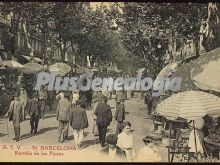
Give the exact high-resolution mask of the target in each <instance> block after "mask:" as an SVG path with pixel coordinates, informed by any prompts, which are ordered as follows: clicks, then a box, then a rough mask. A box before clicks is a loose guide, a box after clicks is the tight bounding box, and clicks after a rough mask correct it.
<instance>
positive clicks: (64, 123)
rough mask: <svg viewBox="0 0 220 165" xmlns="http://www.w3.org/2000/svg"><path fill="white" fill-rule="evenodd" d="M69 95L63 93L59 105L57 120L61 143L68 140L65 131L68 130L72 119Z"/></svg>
mask: <svg viewBox="0 0 220 165" xmlns="http://www.w3.org/2000/svg"><path fill="white" fill-rule="evenodd" d="M67 97H68V96H67V94H63V93H61V95H60V100H59V103H58V106H57V120H58V121H59V128H58V133H59V136H58V141H59V142H60V143H62V142H63V141H64V140H66V137H64V133H65V132H66V131H68V130H67V129H68V125H69V121H70V112H71V103H70V101H69V100H68V99H67Z"/></svg>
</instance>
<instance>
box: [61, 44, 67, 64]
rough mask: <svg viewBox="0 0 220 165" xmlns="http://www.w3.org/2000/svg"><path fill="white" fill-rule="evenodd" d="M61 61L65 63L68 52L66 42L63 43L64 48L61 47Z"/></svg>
mask: <svg viewBox="0 0 220 165" xmlns="http://www.w3.org/2000/svg"><path fill="white" fill-rule="evenodd" d="M61 48H62V49H61V59H62V62H64V61H65V52H66V41H64V42H63V46H61Z"/></svg>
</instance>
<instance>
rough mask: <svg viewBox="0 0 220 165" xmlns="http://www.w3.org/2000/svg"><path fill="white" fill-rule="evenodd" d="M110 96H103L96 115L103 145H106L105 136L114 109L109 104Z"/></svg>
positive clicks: (100, 140)
mask: <svg viewBox="0 0 220 165" xmlns="http://www.w3.org/2000/svg"><path fill="white" fill-rule="evenodd" d="M107 101H108V98H107V97H106V96H103V97H102V102H101V103H100V104H98V106H97V108H96V110H95V115H96V116H97V119H96V124H97V126H98V131H99V142H100V144H101V147H104V146H105V137H106V133H107V127H108V126H109V125H110V123H111V121H112V111H111V107H110V105H108V104H107Z"/></svg>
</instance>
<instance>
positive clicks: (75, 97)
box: [71, 90, 79, 107]
mask: <svg viewBox="0 0 220 165" xmlns="http://www.w3.org/2000/svg"><path fill="white" fill-rule="evenodd" d="M71 100H72V106H73V107H76V103H77V102H78V101H79V90H77V91H73V92H72V99H71Z"/></svg>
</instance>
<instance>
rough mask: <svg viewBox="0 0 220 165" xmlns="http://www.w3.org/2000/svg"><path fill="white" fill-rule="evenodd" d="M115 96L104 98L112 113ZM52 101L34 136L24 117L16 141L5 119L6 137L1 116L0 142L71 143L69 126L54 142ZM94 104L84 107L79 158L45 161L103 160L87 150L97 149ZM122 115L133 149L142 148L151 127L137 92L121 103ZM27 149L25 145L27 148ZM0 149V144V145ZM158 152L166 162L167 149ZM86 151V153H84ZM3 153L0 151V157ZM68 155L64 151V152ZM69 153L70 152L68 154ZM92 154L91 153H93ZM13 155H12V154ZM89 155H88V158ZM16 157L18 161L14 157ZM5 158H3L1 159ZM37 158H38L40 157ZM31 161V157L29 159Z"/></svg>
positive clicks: (111, 130)
mask: <svg viewBox="0 0 220 165" xmlns="http://www.w3.org/2000/svg"><path fill="white" fill-rule="evenodd" d="M114 98H115V96H114V95H113V98H112V99H111V100H109V101H108V104H109V105H110V106H111V109H112V114H113V115H114V113H115V99H114ZM56 104H57V103H54V106H53V110H52V111H49V107H47V108H46V118H45V119H44V120H43V119H41V120H40V122H39V127H38V133H37V134H36V135H30V133H29V132H30V123H29V122H30V121H29V120H26V121H24V122H22V123H21V138H20V141H18V142H15V141H14V140H12V138H14V131H13V125H12V122H8V130H9V136H8V135H7V124H6V119H5V118H4V117H1V118H0V144H12V145H21V146H29V148H30V146H33V145H35V146H44V145H47V146H48V145H59V146H74V141H73V139H74V137H73V133H72V128H71V127H69V139H68V140H67V141H65V142H63V143H58V141H57V140H58V122H57V120H56V113H55V112H56V108H55V107H56ZM94 106H95V103H93V104H92V107H91V108H88V109H87V110H86V113H87V116H88V121H89V127H88V128H86V129H85V131H84V135H85V137H84V139H83V142H82V147H81V150H80V152H81V153H80V154H81V155H84V157H83V158H82V157H81V155H80V156H79V155H77V154H76V153H75V154H74V156H75V157H74V156H69V157H68V159H67V158H64V157H63V158H57V157H52V158H53V159H50V158H49V159H42V160H45V161H48V160H49V161H55V162H56V161H103V160H102V159H100V158H97V156H92V155H91V154H90V153H89V152H86V151H92V153H94V152H98V151H99V150H100V149H101V146H100V144H99V143H98V137H97V136H94V135H93V134H92V126H93V118H92V111H93V107H94ZM125 109H126V116H125V121H129V122H130V123H131V130H132V132H133V137H134V149H135V150H136V152H138V151H139V150H140V148H141V147H144V143H143V141H142V139H143V138H144V137H145V136H146V134H147V133H150V132H151V131H152V129H153V123H152V119H151V118H150V117H149V116H148V115H147V105H146V104H144V101H143V100H140V99H139V98H137V94H136V95H135V96H134V98H130V97H128V100H127V101H126V102H125ZM116 124H117V122H116V121H115V120H114V119H113V121H112V122H111V124H110V126H109V127H108V133H107V134H110V133H115V130H116ZM27 148H28V147H27ZM0 149H1V146H0ZM158 151H159V153H160V154H161V157H162V160H161V161H162V162H167V149H166V148H164V147H159V146H158ZM87 153H88V154H87ZM2 154H3V153H2V152H0V160H1V159H2V157H3V155H2ZM67 155H68V154H67ZM70 155H71V154H70ZM93 155H94V154H93ZM12 156H14V155H12ZM89 156H90V157H89ZM15 158H16V160H20V159H18V158H17V157H15ZM5 159H6V160H7V158H5ZM40 159H41V158H40ZM40 159H37V160H36V159H33V161H39V160H40ZM30 161H31V160H30Z"/></svg>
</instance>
